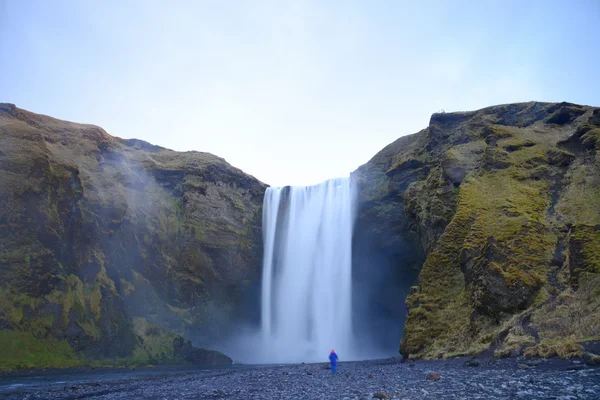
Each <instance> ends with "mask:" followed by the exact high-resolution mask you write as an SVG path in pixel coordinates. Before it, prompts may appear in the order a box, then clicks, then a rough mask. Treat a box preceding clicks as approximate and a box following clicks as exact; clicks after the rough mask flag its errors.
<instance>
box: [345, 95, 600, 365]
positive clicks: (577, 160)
mask: <svg viewBox="0 0 600 400" xmlns="http://www.w3.org/2000/svg"><path fill="white" fill-rule="evenodd" d="M599 134H600V109H598V108H592V107H585V106H579V105H574V104H568V103H561V104H549V103H522V104H512V105H503V106H496V107H490V108H486V109H483V110H479V111H475V112H465V113H449V114H434V115H433V116H432V118H431V121H430V125H429V127H428V128H427V129H425V130H423V131H421V132H419V133H417V134H415V135H411V136H408V137H403V138H401V139H399V140H398V141H397V142H395V143H394V144H392V145H390V146H388V148H386V149H384V150H383V151H382V152H381V153H380V154H378V155H377V156H376V157H374V159H373V160H371V161H370V162H369V163H367V164H366V165H365V166H363V167H361V168H360V169H359V170H358V171H357V172H356V173H355V178H356V180H357V181H358V182H359V184H360V185H361V186H362V187H363V190H362V191H361V196H362V197H361V204H362V206H361V207H362V208H361V210H362V214H361V216H363V217H366V216H367V215H369V216H370V218H374V219H373V220H374V221H383V220H390V219H392V220H393V219H394V218H396V221H397V226H398V236H403V237H407V236H408V233H406V232H409V233H412V234H414V235H416V236H417V237H418V242H417V243H415V242H416V241H413V242H412V243H413V251H414V252H416V253H418V252H424V256H423V259H422V261H423V264H422V269H421V272H420V274H419V279H418V285H417V286H415V287H413V288H412V289H411V291H410V294H409V295H408V297H407V300H406V305H407V309H408V317H407V320H406V324H405V331H404V339H403V340H402V343H401V352H402V353H403V354H404V355H407V356H410V357H417V358H418V357H425V358H440V357H449V356H454V355H463V354H472V353H477V352H480V351H484V350H493V351H494V352H495V354H496V355H497V356H504V355H509V354H511V353H512V352H514V351H516V350H519V351H525V353H526V354H527V355H543V356H550V355H559V356H563V357H569V356H573V355H576V354H580V353H581V346H580V344H579V343H580V342H582V341H588V340H593V339H600V326H599V325H598V323H597V321H600V307H599V305H600V292H599V291H598V287H600V286H599V285H600V264H599V263H598V260H599V259H600V258H599V257H600V241H599V240H598V239H599V236H598V232H600V152H599V151H598V150H599V147H600V135H599ZM395 208H401V209H402V210H403V213H402V215H401V217H402V219H399V218H398V217H396V215H398V213H395V214H392V211H393V210H394V209H395ZM373 210H375V211H373ZM373 215H374V217H373ZM403 232H404V233H403ZM403 267H406V266H402V265H398V268H403Z"/></svg>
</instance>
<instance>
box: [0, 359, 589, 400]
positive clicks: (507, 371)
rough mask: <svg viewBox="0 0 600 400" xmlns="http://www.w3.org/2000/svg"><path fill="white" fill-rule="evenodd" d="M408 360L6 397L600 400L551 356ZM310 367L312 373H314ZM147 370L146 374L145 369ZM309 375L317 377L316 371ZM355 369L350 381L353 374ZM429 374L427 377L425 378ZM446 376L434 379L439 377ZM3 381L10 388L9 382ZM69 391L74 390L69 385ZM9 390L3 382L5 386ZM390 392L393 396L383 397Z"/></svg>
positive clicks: (90, 385) (83, 385) (123, 382)
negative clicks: (526, 363) (522, 363)
mask: <svg viewBox="0 0 600 400" xmlns="http://www.w3.org/2000/svg"><path fill="white" fill-rule="evenodd" d="M414 364H415V365H416V367H413V368H411V367H409V366H408V365H407V364H406V363H404V364H402V363H399V362H394V361H388V360H379V361H378V360H374V361H363V362H342V363H339V364H338V372H337V373H336V374H332V373H331V371H329V370H325V369H321V368H319V365H314V364H313V365H311V364H306V365H305V366H302V365H284V366H233V367H230V368H217V369H202V370H193V371H186V372H182V373H181V374H177V375H171V376H158V377H157V376H153V377H145V378H144V377H140V376H139V375H135V376H131V377H130V378H127V375H128V373H127V372H124V373H123V378H121V379H112V378H111V379H112V380H102V379H97V380H96V381H75V380H74V381H73V382H70V383H69V384H67V385H62V386H61V387H60V388H59V387H56V386H51V385H50V384H47V386H43V385H42V384H40V386H37V387H36V388H35V390H26V389H18V390H20V391H15V392H12V393H6V392H2V396H5V397H2V398H3V400H4V399H11V400H16V399H27V400H41V399H46V400H75V399H93V400H125V399H149V400H159V399H181V400H186V399H190V400H191V399H228V400H247V399H256V400H272V399H280V398H281V399H283V398H286V399H296V400H313V399H324V400H328V399H345V400H361V399H365V400H368V399H373V398H374V399H390V398H392V396H391V394H392V393H394V394H395V395H394V398H402V399H425V400H427V399H431V400H450V399H484V400H509V399H546V398H553V399H564V400H567V399H585V400H587V399H590V400H591V399H595V400H597V399H600V368H598V367H588V368H586V369H585V370H583V371H577V372H575V371H568V370H567V369H566V368H565V366H567V365H573V364H572V363H570V362H567V364H560V365H558V364H557V365H555V363H554V361H552V360H551V361H549V362H547V363H544V365H543V366H542V365H540V366H538V367H536V368H529V367H528V369H525V370H521V369H519V362H518V361H517V360H516V359H511V358H507V359H502V360H498V362H496V363H494V364H493V365H492V366H490V365H489V364H487V363H486V364H482V365H481V366H480V367H478V368H477V369H476V370H474V369H473V368H472V367H465V366H464V359H463V360H443V361H417V362H416V363H414ZM309 368H310V371H307V370H308V369H309ZM138 372H139V371H138ZM308 372H312V375H310V376H308ZM347 373H350V374H352V378H351V379H348V378H347V377H346V376H345V375H346V374H347ZM424 373H425V375H424ZM435 373H437V374H439V376H441V377H442V379H440V380H439V381H437V382H429V381H427V379H425V377H427V375H429V374H431V375H433V374H435ZM369 375H370V376H371V377H369ZM6 384H7V381H3V382H2V385H6ZM65 388H69V389H68V390H65ZM0 389H1V387H0ZM377 394H385V395H387V396H389V397H385V396H384V397H381V396H378V397H375V395H377Z"/></svg>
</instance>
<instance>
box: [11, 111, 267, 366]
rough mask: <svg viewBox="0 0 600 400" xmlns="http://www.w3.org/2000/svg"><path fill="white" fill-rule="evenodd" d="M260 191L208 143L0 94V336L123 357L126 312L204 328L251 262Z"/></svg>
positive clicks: (224, 309) (128, 352) (212, 328)
mask: <svg viewBox="0 0 600 400" xmlns="http://www.w3.org/2000/svg"><path fill="white" fill-rule="evenodd" d="M264 190H265V186H264V185H263V184H262V183H260V182H259V181H257V180H256V179H254V178H253V177H251V176H248V175H246V174H244V173H243V172H241V171H240V170H238V169H236V168H234V167H232V166H230V165H229V164H227V163H226V162H225V161H224V160H223V159H221V158H219V157H216V156H213V155H211V154H207V153H199V152H186V153H178V152H174V151H171V150H168V149H164V148H161V147H157V146H153V145H150V144H148V143H146V142H142V141H138V140H124V139H120V138H116V137H113V136H110V135H109V134H107V133H106V132H105V131H103V130H102V129H101V128H98V127H96V126H92V125H82V124H75V123H70V122H66V121H59V120H56V119H54V118H51V117H47V116H42V115H37V114H33V113H30V112H27V111H24V110H21V109H19V108H17V107H15V106H13V105H10V104H0V277H1V278H2V279H1V282H0V328H1V329H2V330H3V332H4V333H3V334H4V335H5V336H6V339H7V340H3V341H2V343H3V346H8V347H9V348H11V346H12V347H14V346H24V347H26V348H32V349H33V348H34V347H35V346H38V348H39V349H42V350H40V351H38V350H35V351H34V350H31V352H32V353H37V354H44V353H47V354H48V355H51V354H53V353H56V354H57V357H58V358H57V360H56V362H55V364H56V365H49V364H48V362H45V361H44V362H42V361H40V363H39V364H36V362H28V363H26V364H27V365H29V366H34V367H35V366H63V365H69V363H70V361H68V360H71V359H73V360H75V359H77V360H79V359H80V358H81V357H84V358H85V359H103V358H107V357H108V358H119V357H131V356H132V355H133V354H134V353H135V354H137V353H136V352H138V350H139V348H140V343H141V342H140V339H143V338H142V336H140V334H139V332H136V329H135V326H134V325H133V324H132V318H134V317H138V318H144V319H147V320H148V321H149V322H150V323H157V324H160V325H161V326H163V327H164V328H166V329H167V330H170V331H173V332H175V333H177V334H181V335H184V336H187V337H190V338H194V339H196V340H197V341H198V342H199V343H201V344H202V340H203V339H205V340H209V338H214V337H216V336H218V335H219V334H221V333H222V330H223V329H225V328H226V326H227V323H228V321H229V320H230V319H231V318H232V317H233V313H234V309H235V308H236V306H237V305H239V303H240V301H241V300H240V299H241V296H242V294H243V293H244V290H246V286H247V282H248V281H249V280H253V279H255V277H256V276H257V275H258V274H259V272H260V271H259V268H260V257H261V235H260V214H261V205H262V195H263V192H264ZM9 339H10V340H9ZM23 343H24V344H23ZM51 349H56V352H54V351H53V350H51ZM1 353H2V354H5V353H4V352H1ZM26 353H27V352H26V351H25V352H23V354H26ZM59 355H60V356H59ZM72 355H76V357H75V358H73V357H71V356H72ZM1 357H2V355H0V358H1ZM77 360H76V361H73V362H74V363H78V362H79V361H77ZM15 363H16V364H15ZM0 364H1V363H0ZM13 364H15V365H18V360H14V363H13ZM50 364H51V363H50Z"/></svg>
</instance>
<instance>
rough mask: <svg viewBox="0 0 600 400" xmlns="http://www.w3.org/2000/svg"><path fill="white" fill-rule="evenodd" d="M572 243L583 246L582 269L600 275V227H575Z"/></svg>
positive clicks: (581, 255)
mask: <svg viewBox="0 0 600 400" xmlns="http://www.w3.org/2000/svg"><path fill="white" fill-rule="evenodd" d="M574 228H575V229H574V233H573V235H572V238H571V239H572V241H574V242H578V243H581V244H582V246H581V247H582V249H581V254H580V255H579V254H578V255H577V256H580V257H581V258H582V260H581V263H580V265H581V267H582V269H583V270H584V271H585V272H588V273H600V227H593V226H588V225H575V227H574Z"/></svg>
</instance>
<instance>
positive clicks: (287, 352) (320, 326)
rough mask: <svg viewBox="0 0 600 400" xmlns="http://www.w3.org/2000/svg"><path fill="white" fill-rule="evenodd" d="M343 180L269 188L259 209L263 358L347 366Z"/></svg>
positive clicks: (347, 238)
mask: <svg viewBox="0 0 600 400" xmlns="http://www.w3.org/2000/svg"><path fill="white" fill-rule="evenodd" d="M352 193H353V191H352V189H351V184H350V178H340V179H332V180H328V181H326V182H323V183H321V184H319V185H316V186H307V187H290V186H288V187H284V188H268V189H267V192H266V193H265V198H264V205H263V239H264V260H263V280H262V310H261V311H262V320H261V324H262V327H261V328H262V340H263V345H264V347H263V358H264V360H265V361H268V362H301V361H306V362H309V361H322V360H327V355H328V353H329V351H330V350H331V349H335V350H336V351H337V352H338V354H340V355H343V357H344V359H346V360H348V359H350V358H352V354H353V352H354V350H355V349H354V347H353V343H352V313H351V307H352V260H351V258H352V243H351V242H352V228H353V222H354V215H353V214H354V213H353V199H352Z"/></svg>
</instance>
